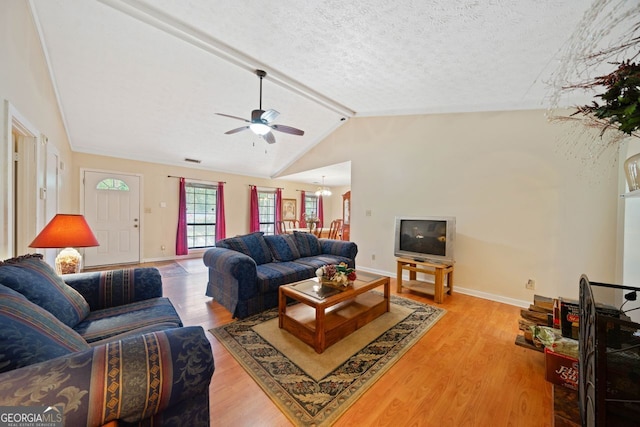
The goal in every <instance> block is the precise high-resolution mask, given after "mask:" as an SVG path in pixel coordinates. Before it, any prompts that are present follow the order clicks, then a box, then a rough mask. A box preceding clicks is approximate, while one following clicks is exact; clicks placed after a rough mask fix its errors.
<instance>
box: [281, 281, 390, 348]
mask: <svg viewBox="0 0 640 427" xmlns="http://www.w3.org/2000/svg"><path fill="white" fill-rule="evenodd" d="M387 307H388V303H387V300H385V298H384V297H383V296H382V295H378V294H375V293H372V292H368V293H364V294H361V295H358V296H356V297H355V298H354V299H353V300H349V301H344V302H341V303H338V304H336V305H334V306H331V307H327V308H326V309H325V308H319V309H322V310H325V313H324V316H318V319H319V322H324V325H317V324H316V317H317V316H316V310H315V309H314V308H313V307H310V306H308V305H306V304H304V303H300V304H296V305H294V306H289V307H287V309H286V313H285V314H284V315H283V316H282V317H281V319H280V327H281V328H283V329H284V330H286V331H288V332H290V333H292V334H293V335H295V336H296V337H298V338H299V339H300V340H301V341H303V342H305V343H306V344H308V345H310V346H311V347H314V348H315V350H316V352H318V353H322V352H323V351H324V350H325V349H326V348H327V347H329V346H331V345H333V344H335V343H336V342H338V341H340V340H341V339H342V338H344V337H346V336H347V335H349V334H351V333H352V332H354V331H356V330H358V329H359V328H361V327H362V326H364V325H366V324H367V323H369V322H371V321H372V320H374V319H375V318H377V317H379V316H381V315H382V314H383V313H385V312H386V311H387V310H388V308H387Z"/></svg>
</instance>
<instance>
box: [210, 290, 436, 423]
mask: <svg viewBox="0 0 640 427" xmlns="http://www.w3.org/2000/svg"><path fill="white" fill-rule="evenodd" d="M445 313H446V311H445V310H444V309H442V308H437V307H433V306H430V305H427V304H422V303H419V302H417V301H413V300H410V299H406V298H401V297H397V296H395V295H392V296H391V311H390V312H388V313H385V314H383V315H382V316H380V317H379V318H377V319H376V320H374V321H373V322H371V323H369V324H368V325H365V326H364V327H362V328H360V329H359V330H357V331H355V332H354V333H352V334H351V335H349V336H347V337H346V338H344V339H343V340H341V341H339V342H337V343H336V344H334V345H332V346H331V347H329V348H327V349H326V350H325V351H324V352H323V353H322V354H317V353H316V352H315V351H314V350H313V349H312V348H311V347H310V346H307V345H306V344H304V343H303V342H301V341H300V340H299V339H297V338H296V337H294V336H293V335H291V334H290V333H288V332H286V331H284V330H281V329H279V328H278V310H277V309H272V310H268V311H265V312H263V313H260V314H257V315H255V316H252V317H249V318H247V319H243V320H239V321H236V322H233V323H230V324H228V325H224V326H220V327H218V328H215V329H211V330H210V332H211V333H212V334H213V335H214V336H215V337H216V338H217V339H218V340H219V341H220V342H221V343H222V344H223V345H224V346H225V347H226V348H227V350H229V352H230V353H231V354H232V355H233V357H234V358H235V359H236V360H237V361H238V363H240V365H242V367H243V368H244V369H245V370H246V371H247V372H248V373H249V374H250V375H251V376H252V377H253V379H254V380H255V381H256V382H257V383H258V385H260V387H261V388H262V389H263V390H264V391H265V392H266V393H267V395H268V396H269V397H270V398H271V400H273V402H274V403H275V404H276V405H277V406H278V407H279V408H280V410H281V411H282V412H283V413H284V414H285V415H286V416H287V417H288V418H289V419H290V420H291V421H292V422H293V423H294V424H295V425H296V426H317V427H323V426H328V425H331V424H332V423H333V422H334V421H335V420H336V419H337V418H338V417H340V415H342V414H343V413H344V411H346V410H347V409H348V408H349V406H351V405H352V404H353V403H354V402H355V401H356V400H357V399H358V398H359V397H360V396H361V395H362V394H363V393H364V392H365V391H366V390H367V389H368V388H369V387H371V385H373V384H374V383H375V382H376V381H377V380H378V379H379V378H380V377H381V376H382V375H383V374H384V373H385V372H386V371H387V370H388V369H389V368H390V367H391V366H393V364H394V363H395V362H397V361H398V360H399V359H400V357H402V355H403V354H404V353H405V352H406V351H407V350H408V349H409V348H411V346H413V345H414V344H415V343H416V342H417V341H418V340H419V339H420V338H421V337H422V336H423V335H424V334H425V333H426V332H427V331H428V330H429V329H430V328H431V327H432V326H433V325H434V324H435V323H436V322H437V321H438V320H439V319H440V318H441V317H442V316H443V315H444V314H445Z"/></svg>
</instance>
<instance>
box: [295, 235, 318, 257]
mask: <svg viewBox="0 0 640 427" xmlns="http://www.w3.org/2000/svg"><path fill="white" fill-rule="evenodd" d="M293 237H294V239H295V241H296V246H297V247H298V251H300V256H301V257H308V256H316V255H320V254H322V247H321V246H320V242H319V241H318V238H317V237H316V236H315V235H313V234H311V233H304V232H300V231H294V232H293Z"/></svg>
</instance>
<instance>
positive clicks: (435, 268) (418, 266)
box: [396, 258, 453, 303]
mask: <svg viewBox="0 0 640 427" xmlns="http://www.w3.org/2000/svg"><path fill="white" fill-rule="evenodd" d="M397 262H398V273H397V276H396V283H397V284H398V287H397V291H398V293H401V292H402V288H407V289H411V290H412V291H416V292H422V293H425V294H429V295H433V300H434V301H435V302H437V303H442V301H444V294H445V291H446V293H447V294H449V295H453V264H444V263H442V264H440V263H435V262H429V261H416V260H414V259H409V258H398V260H397ZM403 270H407V271H409V280H408V281H407V280H405V281H403V280H402V271H403ZM416 273H424V274H431V275H433V276H435V283H429V282H425V281H422V280H416ZM445 278H446V285H445Z"/></svg>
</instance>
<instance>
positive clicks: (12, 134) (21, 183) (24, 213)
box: [2, 101, 57, 257]
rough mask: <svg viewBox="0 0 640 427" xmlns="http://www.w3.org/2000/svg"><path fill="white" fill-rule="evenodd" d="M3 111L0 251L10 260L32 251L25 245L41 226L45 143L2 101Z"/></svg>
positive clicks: (43, 207)
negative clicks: (2, 231)
mask: <svg viewBox="0 0 640 427" xmlns="http://www.w3.org/2000/svg"><path fill="white" fill-rule="evenodd" d="M5 108H6V110H5V111H6V114H7V115H6V117H7V120H6V122H5V123H6V125H7V133H8V135H7V138H6V141H7V142H8V144H7V145H6V146H5V147H4V148H5V149H4V150H3V151H4V153H3V154H4V156H5V157H6V165H7V171H6V175H4V179H5V180H6V186H5V191H6V193H5V196H4V203H5V205H6V209H4V211H3V215H4V216H5V221H4V222H5V224H6V229H5V231H6V234H5V235H4V240H3V242H2V244H3V252H5V254H6V255H8V256H11V257H14V256H18V255H22V254H26V253H29V252H35V249H32V248H29V246H28V245H29V243H30V242H31V241H32V240H33V239H34V238H35V236H36V234H37V232H38V231H40V230H41V229H42V227H44V224H45V212H46V188H45V186H46V173H45V163H46V161H45V159H46V149H45V147H46V145H47V141H46V137H44V136H43V135H41V134H40V132H39V131H38V129H37V128H36V127H35V126H33V125H32V124H31V123H30V121H29V120H27V119H26V117H24V116H23V115H21V114H20V113H19V112H18V111H17V110H16V109H15V108H14V107H13V106H12V105H11V104H10V103H9V102H6V101H5ZM53 192H55V193H57V187H56V189H55V190H54V191H53ZM56 208H57V206H56Z"/></svg>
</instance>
